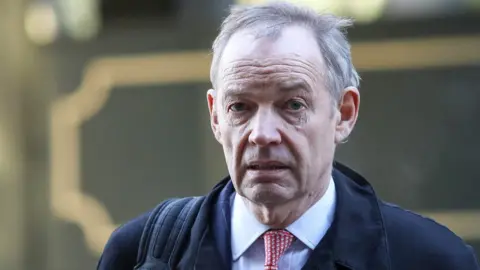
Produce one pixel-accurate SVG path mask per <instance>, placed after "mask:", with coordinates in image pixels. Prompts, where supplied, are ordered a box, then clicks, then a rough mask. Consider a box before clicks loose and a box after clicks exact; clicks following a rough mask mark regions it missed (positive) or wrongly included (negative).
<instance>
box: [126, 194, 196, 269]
mask: <svg viewBox="0 0 480 270" xmlns="http://www.w3.org/2000/svg"><path fill="white" fill-rule="evenodd" d="M204 199H205V198H204V197H188V198H180V199H169V200H166V201H164V202H162V203H161V204H159V205H158V206H157V207H156V208H155V209H154V210H153V211H152V213H151V215H150V217H149V219H148V221H147V223H146V224H145V227H144V230H143V234H142V238H141V240H140V246H139V250H138V256H137V266H136V267H135V269H149V270H150V269H151V270H154V269H155V270H156V269H159V270H160V269H170V266H171V265H172V263H173V261H174V259H175V258H176V257H178V255H179V252H182V245H183V244H185V241H186V239H187V238H188V235H189V233H190V230H191V228H192V226H193V223H194V221H195V219H196V216H197V214H198V212H199V209H200V206H201V204H202V202H203V201H204Z"/></svg>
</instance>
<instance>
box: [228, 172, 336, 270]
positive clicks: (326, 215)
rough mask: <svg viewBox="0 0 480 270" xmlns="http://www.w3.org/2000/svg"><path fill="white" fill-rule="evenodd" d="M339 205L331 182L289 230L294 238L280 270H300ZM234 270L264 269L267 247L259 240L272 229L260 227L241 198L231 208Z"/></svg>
mask: <svg viewBox="0 0 480 270" xmlns="http://www.w3.org/2000/svg"><path fill="white" fill-rule="evenodd" d="M335 204H336V193H335V183H334V182H333V179H330V183H329V185H328V188H327V191H326V192H325V194H324V195H323V197H322V198H321V199H320V200H319V201H318V202H316V203H315V204H314V205H313V206H312V207H310V208H309V209H308V210H307V211H306V212H305V213H304V214H303V215H302V216H301V217H300V218H299V219H297V220H296V221H295V222H294V223H292V224H291V225H290V226H288V227H287V228H286V230H288V231H289V232H290V233H291V234H293V235H294V236H295V240H294V241H293V243H292V245H291V246H290V247H289V248H288V249H287V250H286V252H285V253H284V255H283V256H282V257H281V258H280V261H279V263H278V269H279V270H294V269H295V270H298V269H300V268H302V267H303V266H304V265H305V263H306V262H307V259H308V257H309V256H310V254H311V252H312V251H313V249H315V247H316V246H317V245H318V243H320V240H322V238H323V236H324V235H325V233H326V232H327V230H328V228H330V225H331V224H332V221H333V216H334V213H335ZM231 217H232V230H231V245H232V258H233V264H232V270H256V269H259V270H260V269H264V264H265V246H264V242H263V239H262V238H261V237H260V236H262V234H263V233H265V232H266V231H267V230H269V227H268V226H266V225H264V224H262V223H260V222H259V221H258V220H257V219H256V217H255V216H254V215H253V213H252V212H250V210H249V209H248V208H247V206H246V205H245V203H244V201H243V200H242V198H241V197H239V195H238V194H235V197H234V199H233V204H232V215H231Z"/></svg>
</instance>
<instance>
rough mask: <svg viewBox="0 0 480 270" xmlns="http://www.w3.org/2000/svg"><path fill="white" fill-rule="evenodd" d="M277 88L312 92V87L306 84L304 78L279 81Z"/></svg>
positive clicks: (285, 90) (284, 90)
mask: <svg viewBox="0 0 480 270" xmlns="http://www.w3.org/2000/svg"><path fill="white" fill-rule="evenodd" d="M278 88H279V89H280V90H281V91H282V92H293V91H298V90H302V91H304V92H307V93H311V92H312V88H311V87H310V85H308V84H307V83H306V82H305V81H304V80H301V79H296V80H288V81H285V82H281V83H279V84H278Z"/></svg>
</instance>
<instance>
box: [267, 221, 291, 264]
mask: <svg viewBox="0 0 480 270" xmlns="http://www.w3.org/2000/svg"><path fill="white" fill-rule="evenodd" d="M263 239H264V240H265V270H277V269H278V261H279V260H280V257H281V256H282V255H283V253H285V251H286V250H287V248H288V247H289V246H290V245H291V244H292V242H293V235H292V234H291V233H289V232H288V231H286V230H270V231H268V232H266V233H265V234H264V235H263Z"/></svg>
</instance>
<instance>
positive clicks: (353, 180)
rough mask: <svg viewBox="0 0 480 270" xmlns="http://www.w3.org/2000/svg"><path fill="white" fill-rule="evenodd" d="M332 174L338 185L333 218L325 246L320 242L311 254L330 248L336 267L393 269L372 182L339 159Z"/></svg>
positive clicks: (361, 269)
mask: <svg viewBox="0 0 480 270" xmlns="http://www.w3.org/2000/svg"><path fill="white" fill-rule="evenodd" d="M332 175H333V179H334V180H335V184H336V187H337V209H336V211H335V217H334V221H333V224H332V226H331V227H330V228H331V230H330V232H328V233H327V234H328V236H327V237H326V238H325V246H322V244H323V243H321V245H319V246H317V249H315V251H314V253H313V254H312V256H311V257H312V258H313V257H314V256H315V255H314V254H315V252H319V253H325V251H322V248H323V249H325V250H331V253H330V254H328V255H330V256H331V258H332V259H333V261H334V263H335V266H336V268H337V269H355V270H363V269H365V270H366V269H378V270H383V269H390V265H389V264H390V263H389V255H388V251H387V243H386V241H387V240H386V233H385V227H384V223H383V218H382V214H381V211H380V206H379V202H378V198H377V196H376V195H375V192H374V190H373V188H372V186H371V185H370V184H369V183H368V182H367V181H366V180H365V179H364V178H363V177H362V176H361V175H359V174H358V173H356V172H355V171H353V170H351V169H349V168H348V167H346V166H344V165H342V164H340V163H338V162H335V163H334V169H333V173H332ZM327 246H330V247H331V248H327ZM307 264H308V262H307ZM313 269H315V268H313Z"/></svg>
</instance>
